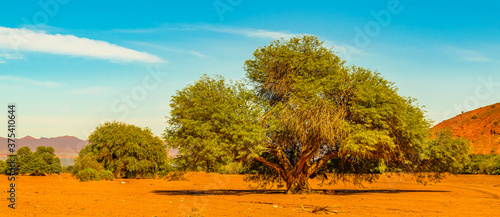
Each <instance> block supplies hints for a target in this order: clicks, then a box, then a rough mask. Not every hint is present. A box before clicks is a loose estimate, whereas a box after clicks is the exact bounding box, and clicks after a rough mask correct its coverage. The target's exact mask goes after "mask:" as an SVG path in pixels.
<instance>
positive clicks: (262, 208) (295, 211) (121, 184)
mask: <svg viewBox="0 0 500 217" xmlns="http://www.w3.org/2000/svg"><path fill="white" fill-rule="evenodd" d="M186 177H187V179H188V181H166V180H163V179H115V180H113V181H99V182H80V181H79V180H77V179H75V178H73V177H71V176H70V175H69V174H62V175H50V176H45V177H32V176H18V177H17V181H16V185H17V186H18V187H17V189H16V191H17V201H16V209H15V210H12V209H10V208H8V207H7V205H8V201H7V200H5V198H6V197H8V196H7V194H6V193H5V192H6V191H8V185H9V182H8V180H7V176H0V189H1V190H2V191H3V192H2V200H1V202H0V211H1V212H0V216H238V217H246V216H327V215H329V214H312V213H310V212H308V211H304V210H303V209H302V207H301V206H303V207H304V208H305V209H309V210H310V209H312V208H313V207H314V206H321V207H324V206H330V207H333V209H334V210H337V211H340V213H338V215H339V216H500V176H487V175H460V176H458V177H457V176H448V178H446V179H444V180H442V182H441V183H438V184H433V185H427V186H424V185H420V184H417V183H416V182H415V181H414V180H412V179H411V178H409V177H400V176H391V177H388V176H385V175H384V176H381V178H380V179H379V180H378V181H377V182H375V183H372V184H366V185H365V188H358V187H356V186H353V185H344V184H336V185H332V186H322V187H320V186H318V185H317V182H315V181H314V180H313V181H312V185H313V187H315V188H317V189H329V190H328V191H326V192H327V193H322V194H311V195H285V194H283V193H282V190H276V189H274V190H272V189H268V190H264V189H258V190H256V189H255V188H254V186H255V184H253V183H249V182H245V181H243V178H244V176H241V175H218V174H207V173H195V174H189V175H187V176H186Z"/></svg>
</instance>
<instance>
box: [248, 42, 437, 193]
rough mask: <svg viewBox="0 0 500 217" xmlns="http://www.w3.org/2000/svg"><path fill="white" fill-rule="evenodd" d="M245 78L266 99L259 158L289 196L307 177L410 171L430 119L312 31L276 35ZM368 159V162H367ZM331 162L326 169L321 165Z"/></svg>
mask: <svg viewBox="0 0 500 217" xmlns="http://www.w3.org/2000/svg"><path fill="white" fill-rule="evenodd" d="M245 70H246V71H247V77H248V78H249V79H250V81H251V82H252V84H253V85H254V87H255V90H256V91H257V93H258V94H259V96H261V97H262V98H264V99H265V101H266V102H267V105H268V106H267V107H266V113H265V115H264V117H263V118H262V122H263V123H264V126H267V128H266V129H267V136H268V139H266V140H265V141H268V142H267V144H266V148H267V152H268V153H269V154H271V155H274V156H275V157H276V159H277V160H278V162H277V163H276V162H274V163H273V162H271V161H269V159H265V158H256V159H257V160H259V161H261V162H262V163H264V164H266V165H268V166H271V167H272V168H274V169H275V170H276V173H277V174H279V177H281V179H283V180H285V182H286V183H287V188H288V191H289V192H291V193H297V192H301V191H302V190H304V189H305V190H308V188H310V186H309V185H308V183H307V179H308V178H310V177H326V173H324V172H323V171H325V172H332V173H333V176H332V177H333V178H334V179H333V180H332V181H336V180H351V181H353V182H354V183H360V181H363V180H366V181H370V180H373V176H371V175H364V174H367V173H366V172H370V171H371V170H373V171H375V170H376V168H378V167H379V165H382V163H383V164H384V165H387V166H389V167H397V168H400V169H401V170H403V171H407V172H413V171H415V169H417V168H418V167H419V165H420V160H421V159H420V153H421V152H423V150H424V148H425V144H426V141H427V140H428V138H429V128H430V124H429V122H428V121H427V120H426V119H425V117H424V113H423V111H422V109H421V108H420V107H419V106H418V105H416V104H415V100H414V99H411V98H405V97H402V96H400V95H399V94H398V93H397V88H396V87H395V86H394V84H393V83H392V82H389V81H387V80H385V79H384V78H383V77H381V76H380V75H379V74H378V73H376V72H372V71H370V70H368V69H364V68H361V67H356V66H346V65H345V61H343V60H341V59H340V58H339V57H338V56H336V55H335V52H333V51H332V50H329V49H327V48H325V47H323V42H321V41H319V40H318V38H317V37H314V36H302V37H296V38H292V39H290V40H287V41H285V40H277V41H273V42H271V44H270V45H269V46H265V47H263V48H259V49H257V50H256V51H255V52H254V57H253V59H251V60H248V61H246V63H245ZM365 164H368V165H365ZM323 167H326V168H323Z"/></svg>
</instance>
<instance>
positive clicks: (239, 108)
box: [164, 75, 264, 171]
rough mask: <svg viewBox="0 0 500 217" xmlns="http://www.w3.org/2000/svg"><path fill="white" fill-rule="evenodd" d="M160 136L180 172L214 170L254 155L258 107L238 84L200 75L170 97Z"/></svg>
mask: <svg viewBox="0 0 500 217" xmlns="http://www.w3.org/2000/svg"><path fill="white" fill-rule="evenodd" d="M170 107H171V112H170V117H169V119H168V124H169V127H168V128H167V129H166V130H165V133H164V138H165V140H166V141H167V144H168V146H169V147H170V148H174V149H178V150H179V155H178V156H177V158H176V161H175V163H176V166H177V167H178V168H182V169H183V170H198V169H201V170H205V171H218V170H219V169H220V167H221V166H222V165H225V164H228V163H231V162H235V161H240V160H242V159H246V158H247V157H249V156H250V155H252V154H255V153H257V152H258V150H259V149H261V148H262V147H259V145H256V141H257V140H260V139H261V138H262V136H263V133H264V131H263V129H262V127H260V126H259V124H258V118H259V117H260V116H261V115H262V109H261V107H260V105H259V104H258V103H257V99H256V98H255V96H254V94H253V93H252V92H251V91H249V90H247V89H246V88H245V86H244V84H243V83H242V82H230V81H229V82H228V81H226V80H225V79H224V78H222V77H220V76H215V77H214V78H210V77H209V76H207V75H203V76H202V77H201V79H200V80H199V81H196V82H195V83H194V84H193V85H188V86H187V87H185V88H184V89H183V90H181V91H177V93H176V94H175V95H174V96H173V97H172V100H171V103H170Z"/></svg>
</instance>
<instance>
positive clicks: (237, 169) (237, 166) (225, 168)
mask: <svg viewBox="0 0 500 217" xmlns="http://www.w3.org/2000/svg"><path fill="white" fill-rule="evenodd" d="M219 173H221V174H242V173H245V167H244V166H243V165H242V164H241V163H238V162H231V163H229V164H227V165H222V166H221V167H220V168H219Z"/></svg>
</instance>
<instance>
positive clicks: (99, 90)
mask: <svg viewBox="0 0 500 217" xmlns="http://www.w3.org/2000/svg"><path fill="white" fill-rule="evenodd" d="M72 93H76V94H82V95H103V94H113V93H116V91H115V90H114V89H113V88H109V87H89V88H85V89H80V90H74V91H72Z"/></svg>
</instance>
